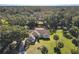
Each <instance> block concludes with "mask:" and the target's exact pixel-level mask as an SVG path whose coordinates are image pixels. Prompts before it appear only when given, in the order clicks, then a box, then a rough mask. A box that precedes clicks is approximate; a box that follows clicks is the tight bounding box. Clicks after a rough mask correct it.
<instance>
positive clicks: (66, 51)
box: [27, 30, 75, 54]
mask: <svg viewBox="0 0 79 59" xmlns="http://www.w3.org/2000/svg"><path fill="white" fill-rule="evenodd" d="M55 34H57V35H58V36H59V40H58V41H62V42H63V43H64V48H62V49H61V53H62V54H70V53H71V52H70V50H71V49H74V47H75V46H74V45H73V44H72V42H71V40H70V39H67V38H65V37H64V36H63V31H62V30H57V32H56V33H54V34H52V35H50V40H48V41H45V40H40V43H37V44H35V45H31V46H30V48H29V49H28V50H27V52H28V53H37V52H36V50H37V47H38V46H42V45H44V46H46V47H47V48H48V54H54V47H55V46H56V41H55V40H54V39H53V36H54V35H55Z"/></svg>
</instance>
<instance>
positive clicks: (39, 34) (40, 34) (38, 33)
mask: <svg viewBox="0 0 79 59" xmlns="http://www.w3.org/2000/svg"><path fill="white" fill-rule="evenodd" d="M39 38H43V39H50V32H49V31H48V30H46V29H44V28H35V30H32V33H30V35H29V41H30V42H31V43H35V42H36V41H39Z"/></svg>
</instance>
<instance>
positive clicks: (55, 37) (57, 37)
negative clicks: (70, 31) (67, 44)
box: [53, 34, 59, 46]
mask: <svg viewBox="0 0 79 59" xmlns="http://www.w3.org/2000/svg"><path fill="white" fill-rule="evenodd" d="M53 39H54V40H55V41H56V46H57V41H58V40H59V36H58V35H56V34H55V35H54V37H53Z"/></svg>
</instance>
